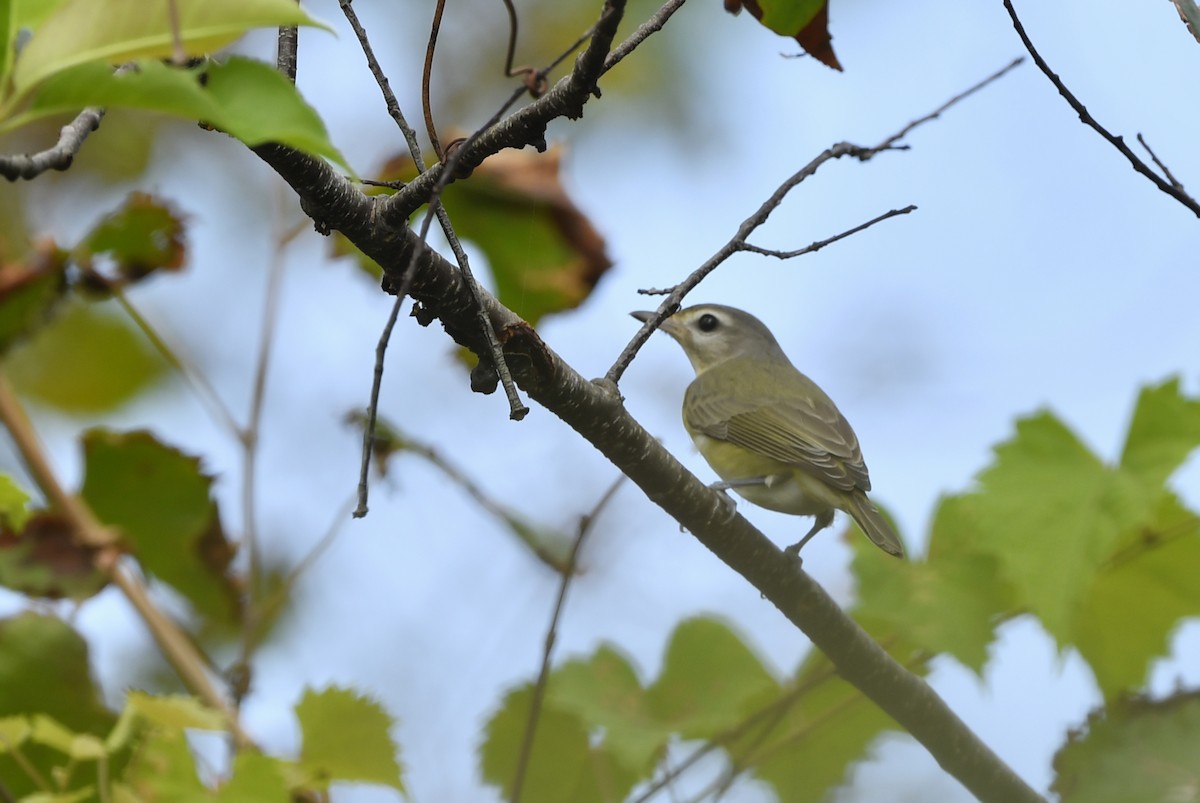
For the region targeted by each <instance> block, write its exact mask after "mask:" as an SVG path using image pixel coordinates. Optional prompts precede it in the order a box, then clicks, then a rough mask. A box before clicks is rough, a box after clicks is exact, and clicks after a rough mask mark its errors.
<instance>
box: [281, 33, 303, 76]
mask: <svg viewBox="0 0 1200 803" xmlns="http://www.w3.org/2000/svg"><path fill="white" fill-rule="evenodd" d="M299 48H300V29H299V28H297V27H296V26H295V25H284V26H281V27H280V29H279V35H278V36H277V38H276V46H275V69H277V70H278V71H279V72H280V73H282V74H283V76H284V77H285V78H287V79H288V81H290V82H292V83H293V84H294V83H296V60H297V51H298V50H299Z"/></svg>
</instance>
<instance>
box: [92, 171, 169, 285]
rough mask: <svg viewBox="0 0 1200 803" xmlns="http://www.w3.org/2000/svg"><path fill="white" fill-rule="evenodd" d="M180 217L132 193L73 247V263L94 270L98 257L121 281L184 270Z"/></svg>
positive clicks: (145, 196)
mask: <svg viewBox="0 0 1200 803" xmlns="http://www.w3.org/2000/svg"><path fill="white" fill-rule="evenodd" d="M183 230H184V225H183V216H182V215H180V214H179V213H178V212H176V211H175V210H174V209H172V208H171V206H170V204H167V203H164V202H160V201H158V200H156V199H155V198H154V197H152V196H150V195H146V194H144V193H140V192H135V193H131V194H130V195H129V197H128V198H127V199H126V200H125V203H124V205H122V206H121V208H120V209H117V210H115V211H114V212H112V213H111V214H109V215H107V216H106V217H105V218H104V219H103V220H101V221H100V223H99V224H97V225H96V227H95V228H94V229H92V230H91V232H89V233H88V235H87V236H86V237H84V239H83V241H82V242H81V243H80V244H79V245H78V246H76V248H75V251H74V253H73V254H72V257H73V258H74V260H75V261H76V262H77V263H79V264H81V265H84V266H86V267H87V268H88V269H94V268H95V267H96V266H95V264H94V263H95V261H96V258H97V257H106V258H107V259H108V260H110V261H111V262H113V263H114V267H115V269H116V272H117V276H118V277H119V278H120V279H121V280H123V281H124V282H132V281H137V280H139V279H142V278H143V277H145V276H147V275H149V274H150V273H152V272H154V271H156V270H159V269H165V270H178V269H179V268H181V267H183V259H184V243H183Z"/></svg>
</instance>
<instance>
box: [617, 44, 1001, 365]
mask: <svg viewBox="0 0 1200 803" xmlns="http://www.w3.org/2000/svg"><path fill="white" fill-rule="evenodd" d="M1020 63H1021V59H1016V60H1014V61H1013V62H1011V63H1009V64H1007V65H1005V66H1004V67H1003V68H1001V69H1000V70H997V71H996V72H994V73H992V74H991V75H989V76H988V77H987V78H985V79H983V80H982V81H980V82H979V83H977V84H975V85H974V86H972V87H970V88H969V89H966V90H965V91H963V92H960V93H959V94H957V95H955V96H954V97H952V98H951V99H950V100H948V101H946V102H945V103H943V104H942V105H941V106H939V107H938V108H937V109H935V110H933V111H932V112H930V113H929V114H927V115H925V116H924V117H919V118H917V119H916V120H913V121H912V122H910V123H908V124H907V125H905V126H904V127H903V128H901V129H900V130H899V131H898V132H897V133H895V134H893V135H892V136H890V137H888V138H887V139H885V140H883V141H882V142H880V143H879V144H878V145H875V146H874V147H870V148H865V147H863V146H861V145H854V144H852V143H849V142H839V143H837V144H836V145H834V146H832V147H830V148H826V149H825V150H824V151H822V152H821V153H820V154H818V155H817V156H816V158H814V159H813V160H812V161H810V162H809V163H808V164H806V165H805V166H804V167H802V168H800V169H799V170H798V171H796V172H795V173H794V174H792V176H790V177H789V178H788V179H787V180H786V181H784V182H783V183H782V184H780V185H779V187H777V188H776V190H775V191H774V192H773V193H771V196H770V197H769V198H767V200H765V201H763V203H762V204H761V205H760V206H759V207H758V209H757V210H756V211H755V212H754V214H752V215H751V216H750V217H748V218H746V219H745V220H744V221H742V224H741V225H740V226H739V227H738V230H737V232H736V233H735V234H734V235H733V237H732V238H731V239H730V240H729V241H728V242H727V243H725V245H723V246H721V248H720V249H718V250H717V252H716V253H715V254H713V255H712V256H711V257H709V258H708V259H707V260H705V262H704V264H702V265H701V266H700V267H698V268H696V270H694V271H692V273H691V274H689V275H688V277H687V278H686V279H684V280H683V281H682V282H680V283H679V284H677V285H675V286H674V287H672V288H670V289H669V292H667V293H665V295H666V296H667V298H666V299H664V300H663V302H662V303H661V304H659V306H658V310H656V312H655V314H654V317H652V318H650V319H649V320H648V321H646V322H645V323H644V324H642V326H641V328H640V329H638V331H637V333H636V334H634V336H633V339H632V340H630V341H629V343H628V344H627V345H626V346H625V348H624V349H623V350H622V351H621V354H620V355H619V356H618V357H617V359H616V361H615V362H613V365H612V367H611V368H609V369H608V373H606V374H605V375H604V378H605V380H607V381H609V382H612V383H614V384H616V383H619V382H620V380H621V376H622V375H623V374H624V373H625V369H627V368H628V367H629V364H630V363H631V362H632V361H633V358H634V357H636V356H637V353H638V351H639V350H641V348H642V346H643V345H645V343H646V341H647V340H649V339H650V335H651V334H652V333H653V332H654V330H655V329H657V328H658V327H659V326H660V325H661V324H662V322H663V321H664V320H666V319H667V318H668V317H670V316H671V315H672V314H673V313H674V312H675V311H676V310H678V309H679V305H680V303H681V302H682V301H683V299H684V297H685V296H686V295H687V294H688V293H690V292H691V291H692V290H693V289H694V288H695V287H696V285H698V284H700V282H702V281H703V280H704V279H705V277H707V276H708V275H709V274H710V273H712V272H713V271H714V270H716V269H717V268H718V267H719V266H720V265H721V264H722V263H723V262H725V260H727V259H729V257H731V256H733V255H734V254H735V253H738V252H739V251H747V250H749V251H754V250H757V249H756V248H747V247H746V240H747V238H748V237H749V236H750V234H751V233H753V232H754V230H755V229H757V228H758V227H759V226H761V225H762V224H763V223H765V222H766V221H767V218H769V217H770V216H771V213H772V212H774V211H775V209H776V207H778V206H779V204H781V203H782V202H783V199H784V197H786V196H787V194H788V193H789V192H791V190H792V189H793V188H794V187H795V186H796V185H797V184H799V183H800V182H802V181H804V180H805V179H807V178H809V177H810V176H812V175H813V174H815V173H816V172H817V170H818V169H819V168H820V167H821V165H823V164H825V163H826V162H830V161H833V160H835V159H841V158H842V157H844V156H852V157H854V158H855V159H858V160H859V161H860V162H866V161H869V160H870V159H872V158H874V157H875V156H876V155H878V154H880V153H882V152H884V151H891V150H903V149H905V148H906V147H907V146H904V145H900V144H898V143H899V142H900V140H901V139H903V138H904V137H905V136H907V135H908V134H909V133H910V132H911V131H912V130H913V129H915V128H917V127H918V126H920V125H922V124H924V123H927V122H929V121H931V120H936V119H937V118H938V117H939V116H940V115H941V114H942V113H943V112H945V111H946V110H947V109H949V108H950V107H951V106H953V105H954V104H956V103H958V102H959V101H961V100H963V99H964V98H967V97H969V96H970V95H972V94H974V93H975V92H978V91H979V90H980V89H983V88H984V87H985V86H987V85H988V84H990V83H991V82H993V81H995V80H996V79H998V78H1000V77H1001V76H1003V75H1004V74H1005V73H1007V72H1008V71H1009V70H1011V69H1013V68H1014V67H1016V66H1017V65H1018V64H1020ZM908 211H911V210H908ZM902 213H904V210H901V211H897V212H896V213H895V214H902ZM892 216H893V213H891V212H889V213H887V214H886V215H884V216H883V217H882V218H879V219H886V218H888V217H892ZM875 222H878V219H877V220H875V221H870V222H868V223H866V224H863V225H861V226H859V227H857V230H860V231H861V230H862V229H863V228H866V227H867V226H868V225H873V224H874V223H875ZM851 231H852V232H853V231H854V230H851ZM842 236H848V235H839V236H836V237H834V238H832V239H833V240H838V239H841V237H842ZM821 247H823V246H821ZM813 250H815V249H813ZM805 252H806V251H805V249H800V251H798V252H796V253H797V254H799V253H805ZM771 255H772V256H777V254H771Z"/></svg>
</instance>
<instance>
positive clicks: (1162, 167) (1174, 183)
mask: <svg viewBox="0 0 1200 803" xmlns="http://www.w3.org/2000/svg"><path fill="white" fill-rule="evenodd" d="M1137 141H1138V142H1139V143H1140V144H1141V146H1142V147H1143V148H1145V149H1146V153H1148V154H1150V158H1151V159H1153V160H1154V164H1155V165H1157V166H1158V169H1159V170H1161V171H1162V172H1163V175H1164V176H1166V178H1167V181H1169V182H1171V186H1172V187H1177V188H1178V189H1179V190H1180V191H1182V190H1183V184H1181V183H1180V182H1179V180H1178V179H1176V178H1175V176H1173V175H1172V174H1171V169H1170V168H1169V167H1167V166H1166V165H1165V164H1163V162H1162V160H1161V159H1159V158H1158V154H1156V153H1155V152H1154V151H1153V150H1152V149H1151V148H1150V143H1148V142H1146V138H1145V137H1143V136H1142V134H1141V132H1140V131H1139V132H1138V135H1137Z"/></svg>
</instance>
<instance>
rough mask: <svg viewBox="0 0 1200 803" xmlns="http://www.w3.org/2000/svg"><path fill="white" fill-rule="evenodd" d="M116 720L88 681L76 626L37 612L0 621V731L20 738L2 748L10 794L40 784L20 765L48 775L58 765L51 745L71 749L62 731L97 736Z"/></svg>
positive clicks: (0, 768) (0, 771)
mask: <svg viewBox="0 0 1200 803" xmlns="http://www.w3.org/2000/svg"><path fill="white" fill-rule="evenodd" d="M115 721H116V717H115V716H114V715H113V714H112V712H110V711H109V710H108V709H106V708H105V707H104V705H103V703H102V702H101V701H100V695H99V693H98V691H97V689H96V687H95V686H94V684H93V683H92V678H91V667H90V666H89V663H88V647H87V643H86V642H85V641H84V640H83V638H82V637H81V636H80V635H79V634H78V633H77V632H75V630H73V629H72V628H71V627H70V626H69V625H67V624H66V623H64V622H63V621H62V620H61V619H59V618H58V617H55V616H48V615H42V614H36V613H23V614H18V615H17V616H13V617H9V618H7V619H2V620H0V731H3V732H4V733H6V734H11V735H14V736H15V737H19V740H16V741H13V742H12V743H11V744H10V748H9V749H8V750H5V749H3V748H0V778H3V779H4V781H5V785H6V787H7V788H8V790H9V791H10V792H11V793H12V794H15V795H18V796H20V795H22V794H28V793H32V792H33V791H35V789H37V784H36V783H35V782H34V780H33V779H32V778H31V777H30V776H29V774H28V773H27V772H26V770H25V769H24V766H25V765H31V766H33V767H34V768H35V769H36V770H37V771H38V772H40V773H41V774H42V775H43V776H46V777H49V776H50V773H51V770H52V769H53V768H54V767H56V766H58V765H60V764H61V763H62V756H63V753H64V751H62V750H59V749H56V748H57V747H58V746H62V745H65V746H66V750H65V752H66V753H68V754H69V753H70V751H71V750H72V749H73V747H72V746H73V740H72V739H64V738H63V734H64V733H66V732H68V731H71V732H77V733H81V734H91V735H93V736H96V735H99V734H103V733H105V732H107V731H108V729H109V728H111V727H112V725H113V724H114V723H115ZM35 734H36V738H35ZM26 741H28V744H25V742H26ZM90 747H94V745H90ZM81 749H83V748H82V746H81Z"/></svg>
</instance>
